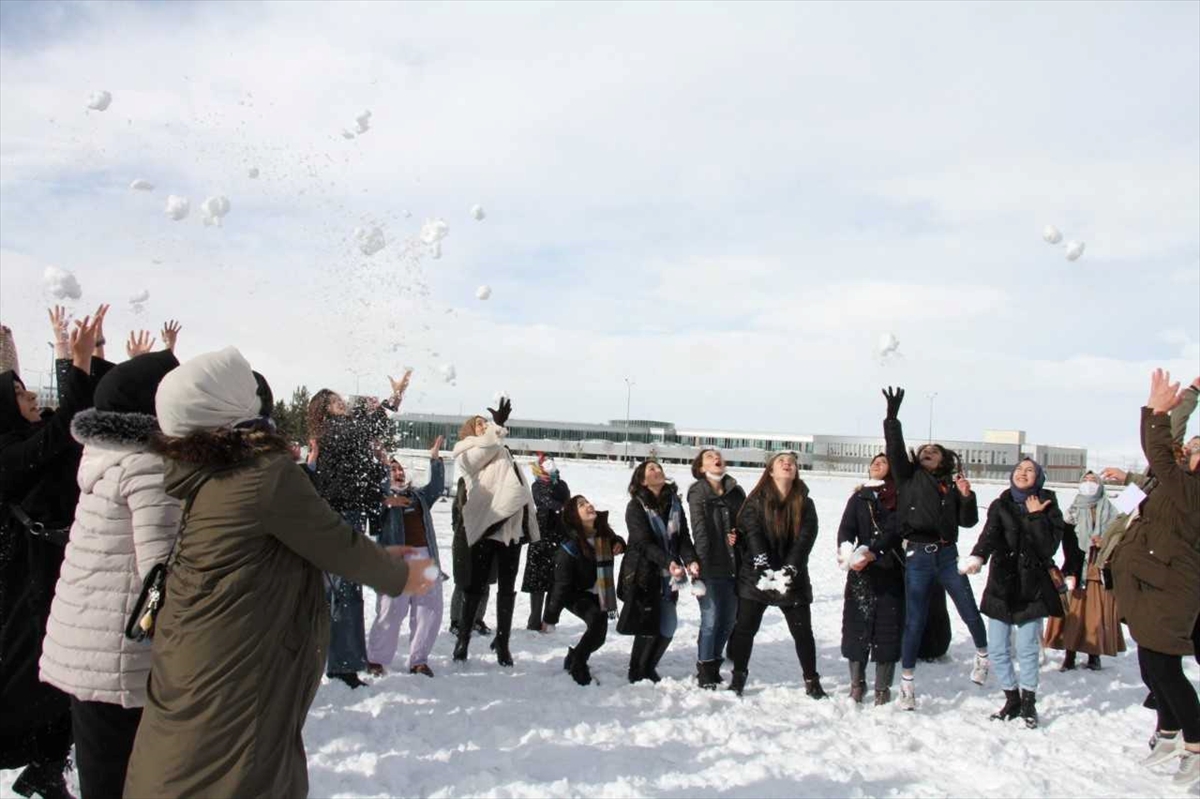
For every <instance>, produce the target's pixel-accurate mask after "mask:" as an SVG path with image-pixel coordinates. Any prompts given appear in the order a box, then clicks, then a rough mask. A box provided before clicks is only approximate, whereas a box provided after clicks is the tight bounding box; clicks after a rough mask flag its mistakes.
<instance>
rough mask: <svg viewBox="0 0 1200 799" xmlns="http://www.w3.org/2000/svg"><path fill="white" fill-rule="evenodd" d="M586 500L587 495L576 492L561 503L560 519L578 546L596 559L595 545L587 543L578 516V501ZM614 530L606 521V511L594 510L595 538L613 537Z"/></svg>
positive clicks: (581, 522)
mask: <svg viewBox="0 0 1200 799" xmlns="http://www.w3.org/2000/svg"><path fill="white" fill-rule="evenodd" d="M581 500H582V501H584V502H586V501H587V497H585V496H584V495H583V494H576V495H575V496H573V497H571V499H570V501H569V502H567V504H566V505H563V510H562V520H563V526H565V527H566V528H567V532H568V533H569V534H570V535H571V536H572V537H573V538H574V539H575V540H576V541H578V542H579V548H580V549H581V550H583V552H584V553H585V554H586V555H587V556H588V557H589V558H591V559H592V560H595V559H596V549H595V547H593V546H591V545H590V544H588V541H587V532H586V531H585V530H584V529H583V521H582V520H581V519H580V518H579V503H580V501H581ZM616 535H617V534H616V532H615V531H614V530H613V529H612V525H610V524H609V523H608V511H597V512H596V537H597V538H615V537H616Z"/></svg>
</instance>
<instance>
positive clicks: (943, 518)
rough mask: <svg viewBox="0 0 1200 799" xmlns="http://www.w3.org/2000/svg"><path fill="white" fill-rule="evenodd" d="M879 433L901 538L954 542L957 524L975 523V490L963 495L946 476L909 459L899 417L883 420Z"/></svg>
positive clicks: (976, 520)
mask: <svg viewBox="0 0 1200 799" xmlns="http://www.w3.org/2000/svg"><path fill="white" fill-rule="evenodd" d="M883 435H884V440H885V441H886V442H887V458H888V468H889V470H890V471H891V474H892V476H893V477H894V478H895V480H896V490H897V491H898V492H899V495H900V500H899V508H900V509H901V514H902V515H901V517H900V524H901V537H903V538H907V539H908V540H909V541H912V542H914V543H918V544H929V543H936V542H938V541H945V542H946V543H949V544H954V543H957V542H958V528H959V527H974V526H975V525H976V524H978V523H979V505H978V503H977V501H976V498H975V492H974V491H972V492H971V493H970V495H969V496H966V497H964V496H963V495H962V494H960V493H959V491H958V489H957V488H955V486H954V483H953V482H951V481H950V480H949V478H945V479H939V478H937V477H934V476H933V475H932V474H930V473H929V472H927V471H925V469H923V468H921V466H920V464H916V463H913V462H912V461H910V460H909V459H908V451H907V449H906V448H905V445H904V431H903V429H902V428H901V426H900V420H899V419H884V420H883Z"/></svg>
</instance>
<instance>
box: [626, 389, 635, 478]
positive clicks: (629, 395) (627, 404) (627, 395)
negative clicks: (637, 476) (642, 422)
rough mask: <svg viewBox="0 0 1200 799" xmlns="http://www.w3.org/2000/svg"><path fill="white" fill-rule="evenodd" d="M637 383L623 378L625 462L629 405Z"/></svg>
mask: <svg viewBox="0 0 1200 799" xmlns="http://www.w3.org/2000/svg"><path fill="white" fill-rule="evenodd" d="M635 385H637V384H636V383H635V382H634V381H632V380H630V379H629V378H628V377H627V378H625V462H626V463H629V406H630V402H631V401H632V399H633V387H634V386H635Z"/></svg>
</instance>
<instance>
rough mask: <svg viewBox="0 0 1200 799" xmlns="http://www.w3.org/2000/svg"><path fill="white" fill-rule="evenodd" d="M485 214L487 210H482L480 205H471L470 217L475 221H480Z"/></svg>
mask: <svg viewBox="0 0 1200 799" xmlns="http://www.w3.org/2000/svg"><path fill="white" fill-rule="evenodd" d="M486 216H487V212H486V211H484V210H483V206H482V205H473V206H471V217H472V218H473V219H474V220H475V221H476V222H482V221H483V220H484V218H485V217H486Z"/></svg>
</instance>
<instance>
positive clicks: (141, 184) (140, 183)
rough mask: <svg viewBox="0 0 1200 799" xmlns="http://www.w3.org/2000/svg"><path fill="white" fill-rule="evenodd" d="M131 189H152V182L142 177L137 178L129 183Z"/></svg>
mask: <svg viewBox="0 0 1200 799" xmlns="http://www.w3.org/2000/svg"><path fill="white" fill-rule="evenodd" d="M129 188H130V189H132V190H133V191H154V184H153V183H151V182H150V181H148V180H145V179H144V178H138V179H137V180H135V181H133V182H132V183H130V184H129Z"/></svg>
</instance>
